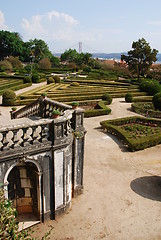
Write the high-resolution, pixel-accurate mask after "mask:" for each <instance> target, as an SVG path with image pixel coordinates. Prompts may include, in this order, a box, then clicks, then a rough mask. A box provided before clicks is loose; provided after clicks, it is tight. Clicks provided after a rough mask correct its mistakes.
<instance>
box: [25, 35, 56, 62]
mask: <svg viewBox="0 0 161 240" xmlns="http://www.w3.org/2000/svg"><path fill="white" fill-rule="evenodd" d="M29 42H30V44H29V45H30V50H31V51H30V53H31V56H34V61H35V62H39V61H40V60H41V59H43V58H46V57H47V58H51V57H52V53H51V52H50V51H49V48H48V45H47V44H46V43H45V42H44V41H43V40H41V39H36V38H35V39H34V40H30V41H29Z"/></svg>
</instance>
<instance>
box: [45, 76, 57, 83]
mask: <svg viewBox="0 0 161 240" xmlns="http://www.w3.org/2000/svg"><path fill="white" fill-rule="evenodd" d="M54 82H55V80H54V79H53V77H49V78H48V79H47V84H51V83H54Z"/></svg>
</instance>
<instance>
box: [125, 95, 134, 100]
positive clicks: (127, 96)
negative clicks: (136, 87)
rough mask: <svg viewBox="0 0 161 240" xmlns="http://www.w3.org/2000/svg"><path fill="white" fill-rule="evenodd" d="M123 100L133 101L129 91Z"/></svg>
mask: <svg viewBox="0 0 161 240" xmlns="http://www.w3.org/2000/svg"><path fill="white" fill-rule="evenodd" d="M125 101H126V102H133V95H132V94H131V93H126V95H125Z"/></svg>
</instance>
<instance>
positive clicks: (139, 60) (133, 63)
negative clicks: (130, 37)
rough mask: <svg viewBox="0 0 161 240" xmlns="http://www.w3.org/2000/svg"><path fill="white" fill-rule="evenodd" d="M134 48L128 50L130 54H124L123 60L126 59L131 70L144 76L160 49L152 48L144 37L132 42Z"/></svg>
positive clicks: (138, 75)
mask: <svg viewBox="0 0 161 240" xmlns="http://www.w3.org/2000/svg"><path fill="white" fill-rule="evenodd" d="M132 48H133V50H130V51H128V55H122V56H121V60H124V61H125V62H126V63H127V64H128V67H129V70H130V71H131V72H133V73H136V74H137V77H138V79H139V78H140V75H142V76H144V75H145V74H146V73H147V72H148V70H149V69H150V67H151V65H152V63H153V62H155V61H156V60H157V58H156V56H157V53H158V51H157V50H156V49H151V48H150V46H149V43H147V42H146V40H145V39H144V38H142V39H139V40H138V41H136V42H133V43H132Z"/></svg>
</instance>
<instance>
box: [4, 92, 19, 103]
mask: <svg viewBox="0 0 161 240" xmlns="http://www.w3.org/2000/svg"><path fill="white" fill-rule="evenodd" d="M15 99H16V94H15V92H14V91H13V90H6V91H5V92H4V93H3V95H2V105H3V106H12V105H14V101H15Z"/></svg>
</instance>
